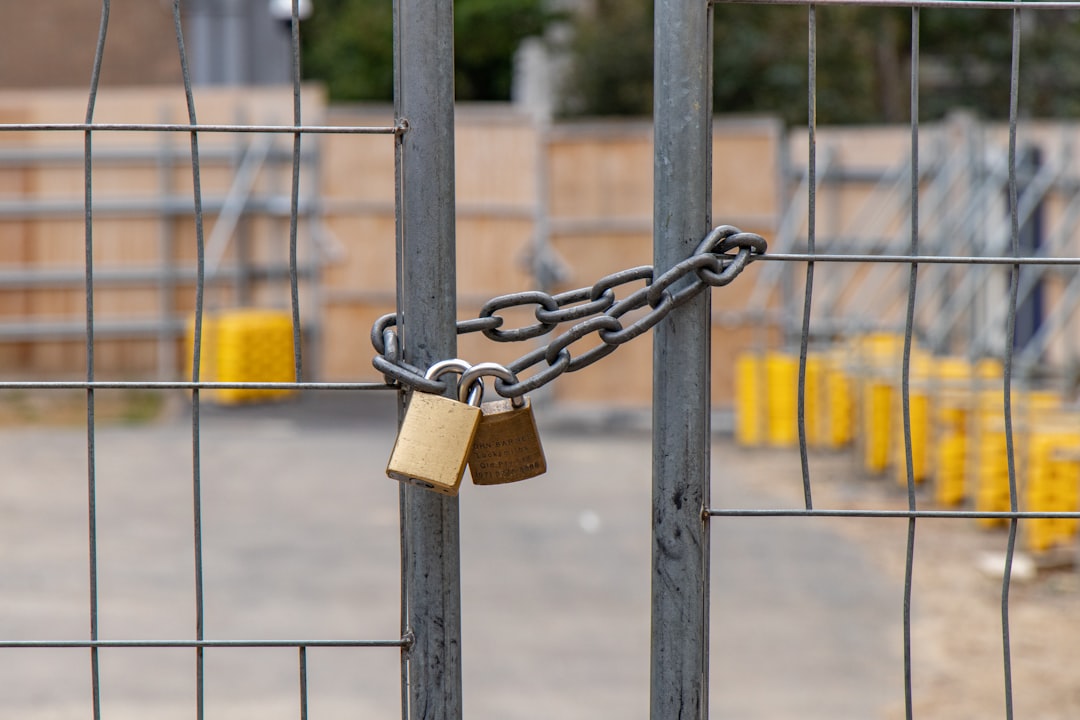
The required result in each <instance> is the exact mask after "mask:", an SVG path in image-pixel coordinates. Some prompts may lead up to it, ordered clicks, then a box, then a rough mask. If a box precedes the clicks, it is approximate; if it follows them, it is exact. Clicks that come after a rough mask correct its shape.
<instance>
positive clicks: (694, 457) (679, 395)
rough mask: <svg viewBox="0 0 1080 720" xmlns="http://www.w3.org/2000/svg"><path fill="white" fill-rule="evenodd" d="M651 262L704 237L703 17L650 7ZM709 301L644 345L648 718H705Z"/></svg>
mask: <svg viewBox="0 0 1080 720" xmlns="http://www.w3.org/2000/svg"><path fill="white" fill-rule="evenodd" d="M655 12H656V16H655V19H656V24H655V58H656V59H655V71H654V78H655V91H654V106H653V118H654V126H655V128H654V133H655V138H654V142H655V148H654V168H653V175H654V190H653V193H654V194H653V261H654V264H655V267H656V273H657V274H659V273H662V272H664V271H666V270H668V269H669V268H670V267H671V266H673V265H675V264H676V263H677V262H679V261H681V260H684V259H685V258H687V257H689V256H690V255H692V254H693V252H694V250H695V249H696V247H697V245H698V243H699V242H700V241H701V239H702V238H703V237H704V236H705V234H706V233H707V232H708V230H709V225H710V220H711V219H710V197H711V177H710V170H711V167H712V157H711V155H712V136H711V125H712V123H711V116H712V48H711V38H712V22H711V19H712V13H711V10H710V7H709V3H707V2H704V1H703V0H657V1H656V11H655ZM709 309H710V300H709V293H707V292H706V293H701V294H700V295H698V297H696V298H694V299H693V300H692V301H690V302H689V303H687V304H686V305H684V306H682V307H681V308H679V309H677V310H675V311H673V312H672V313H671V314H670V315H668V317H667V318H666V320H665V321H663V322H661V323H660V324H658V325H657V326H656V330H655V335H654V339H653V517H652V522H653V559H652V672H651V707H650V710H651V715H650V717H651V718H652V720H668V719H669V718H670V719H672V720H674V719H675V718H681V719H684V720H687V719H690V718H693V719H697V718H704V717H707V714H708V690H707V680H708V648H709V632H708V597H709V592H708V584H709V572H708V563H709V534H708V528H707V525H706V519H705V516H704V509H705V508H707V507H708V500H709V430H710V428H709V425H710V423H709V413H710V403H709V387H710V384H709V336H710V333H709V329H710V328H709V322H710V314H709Z"/></svg>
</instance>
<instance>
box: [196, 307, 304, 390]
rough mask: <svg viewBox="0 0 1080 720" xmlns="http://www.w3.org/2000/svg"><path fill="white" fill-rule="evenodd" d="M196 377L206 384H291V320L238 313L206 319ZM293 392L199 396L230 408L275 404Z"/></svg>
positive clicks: (272, 312) (273, 313) (257, 312)
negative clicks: (270, 402)
mask: <svg viewBox="0 0 1080 720" xmlns="http://www.w3.org/2000/svg"><path fill="white" fill-rule="evenodd" d="M202 334H203V337H202V346H201V355H200V358H201V360H200V363H199V366H200V368H199V370H200V372H199V374H200V377H201V379H202V380H203V381H206V382H292V381H293V380H294V379H295V371H294V367H293V330H292V317H291V316H290V315H289V313H287V312H283V311H277V310H257V309H240V310H227V311H221V312H216V313H206V314H205V315H204V317H203V324H202ZM194 338H195V323H194V321H192V322H191V323H190V324H189V326H188V372H189V373H190V371H191V358H192V357H193V352H192V349H193V347H194ZM294 394H295V391H294V390H251V389H245V388H216V389H213V390H207V391H203V393H202V396H203V397H204V398H207V399H209V400H212V401H214V402H219V403H222V404H225V405H232V404H237V403H245V402H258V401H263V400H275V399H280V398H284V397H288V396H290V395H294Z"/></svg>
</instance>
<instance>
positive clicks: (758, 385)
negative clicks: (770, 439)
mask: <svg viewBox="0 0 1080 720" xmlns="http://www.w3.org/2000/svg"><path fill="white" fill-rule="evenodd" d="M763 373H764V363H763V362H762V359H761V356H760V355H757V354H754V353H742V354H740V355H739V356H738V357H736V358H735V442H737V443H738V444H739V445H742V446H743V447H756V446H758V445H761V444H762V443H763V442H764V440H765V432H764V425H765V423H764V422H763V420H764V415H763V411H764V410H765V409H766V407H765V406H766V400H765V383H764V382H763V377H762V375H763Z"/></svg>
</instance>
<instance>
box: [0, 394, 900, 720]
mask: <svg viewBox="0 0 1080 720" xmlns="http://www.w3.org/2000/svg"><path fill="white" fill-rule="evenodd" d="M393 418H394V409H393V406H392V403H391V402H388V398H387V397H385V396H379V397H375V396H373V395H372V394H365V395H360V394H356V395H351V396H344V395H338V396H334V397H322V398H318V397H309V398H306V399H305V400H304V401H302V402H300V403H296V404H290V405H282V406H275V407H265V408H260V409H248V408H244V409H220V408H207V409H206V410H205V411H204V413H203V418H202V425H203V432H202V436H201V443H202V457H203V464H202V473H203V491H204V496H203V510H204V522H203V532H204V551H205V588H206V635H207V637H209V638H266V639H270V638H300V637H304V638H339V637H347V638H358V637H359V638H394V637H396V636H397V633H398V602H399V595H398V562H399V560H398V532H397V517H398V509H397V484H396V483H395V482H393V481H391V480H389V479H387V478H386V477H385V475H384V474H383V468H384V466H385V462H386V458H387V456H388V454H389V451H390V447H391V445H392V442H393V435H392V430H391V426H392V422H393ZM541 424H542V426H543V427H545V428H546V429H545V431H544V443H545V447H546V450H547V454H548V461H549V472H548V474H547V475H546V476H544V477H542V478H539V479H536V480H533V481H530V482H526V483H520V484H517V485H513V486H505V487H495V488H479V487H473V486H471V485H470V486H467V487H465V488H464V490H463V492H462V495H461V525H462V548H461V554H462V582H463V602H464V608H465V610H464V617H463V631H464V645H463V648H464V667H465V710H466V717H468V718H496V719H508V720H517V719H521V720H525V719H537V720H539V719H550V718H560V719H566V720H573V719H576V718H583V719H584V718H645V717H647V715H648V683H649V658H648V651H649V585H648V582H649V575H650V573H649V563H650V558H649V547H650V539H649V533H650V528H649V516H650V511H649V505H650V497H649V496H650V478H649V473H650V470H649V467H650V460H649V457H650V448H649V439H648V435H647V434H642V433H641V432H640V431H637V430H634V429H626V428H623V429H621V430H612V429H608V430H604V429H603V426H604V423H597V422H590V423H585V424H576V423H573V422H569V421H567V420H566V418H555V417H550V416H541ZM608 425H610V423H609V424H608ZM96 452H97V468H98V511H99V541H98V542H99V544H98V549H99V554H100V560H99V563H100V613H101V636H102V637H103V638H125V639H129V638H190V637H192V636H193V632H194V613H193V606H194V591H193V582H192V577H193V559H192V558H193V553H192V531H191V523H192V500H191V480H190V478H191V428H190V419H189V417H187V416H185V415H183V414H179V415H177V416H175V417H173V418H171V419H168V420H166V421H164V422H161V423H158V424H154V425H150V426H142V427H119V426H112V427H103V428H101V429H99V431H98V434H97V447H96ZM0 455H2V457H4V458H5V463H4V468H5V469H4V475H3V478H4V479H3V481H2V482H0V636H2V637H5V638H11V639H43V638H45V639H70V638H85V637H87V632H88V630H87V629H88V608H87V585H88V583H87V526H86V509H85V508H86V470H85V458H86V437H85V431H84V430H83V429H79V428H73V429H56V428H52V429H47V428H38V429H23V430H4V431H2V432H0ZM713 456H714V464H715V472H714V496H715V502H717V503H720V504H727V505H743V506H772V505H776V504H777V503H778V502H780V503H784V504H790V503H789V500H790V498H791V497H795V496H794V495H792V494H791V493H790V492H787V491H789V490H794V489H795V486H794V485H792V484H793V483H794V484H798V483H799V479H798V464H797V458H793V457H791V456H788V457H786V458H785V459H783V462H782V463H781V464H779V465H777V464H776V463H777V462H779V461H777V460H776V459H775V458H772V459H770V462H772V463H773V465H768V464H767V463H766V466H763V465H762V459H761V457H760V455H758V454H750V453H744V452H739V451H737V450H734V449H732V448H731V447H730V446H729V445H728V444H726V443H724V442H718V444H717V446H716V448H715V449H714V453H713ZM784 488H786V490H784V491H783V492H774V489H784ZM900 530H901V531H902V528H900ZM890 537H891V536H890ZM898 537H899V542H900V543H901V546H900V547H901V548H902V533H901V535H900V536H898ZM713 542H714V545H713V547H714V550H713V558H714V573H713V583H714V584H713V598H712V606H713V612H712V695H711V697H712V707H713V715H714V716H715V717H725V718H746V719H748V720H750V719H754V718H795V717H798V718H830V719H831V718H871V717H881V716H883V713H884V712H885V711H886V709H887V708H889V709H895V707H896V706H897V704H898V703H899V704H900V705H901V706H902V667H901V660H900V649H899V638H900V630H899V619H900V603H901V588H900V585H899V582H898V578H897V577H896V576H895V573H887V572H885V571H884V570H882V569H881V568H880V567H879V563H878V562H877V561H876V560H875V559H874V556H873V555H871V554H868V553H867V552H866V551H865V550H864V549H861V548H860V546H859V545H858V544H857V543H856V542H853V541H852V539H851V537H849V536H847V535H845V534H841V533H840V532H838V531H837V530H836V528H835V526H834V524H831V523H824V522H807V521H805V520H802V521H800V520H796V519H791V520H767V521H765V520H748V519H738V520H728V521H725V522H717V523H716V526H715V529H714V535H713ZM193 656H194V652H193V651H191V650H149V649H132V650H103V651H102V653H101V657H102V688H103V690H102V693H103V711H104V713H103V714H104V717H106V718H120V719H122V720H126V719H128V718H137V717H154V718H164V719H165V720H170V719H171V718H192V717H194V702H193V697H194V657H193ZM397 660H398V657H397V653H396V651H394V650H386V649H357V650H340V649H333V650H330V649H324V650H318V649H313V650H311V651H310V656H309V661H310V668H309V684H310V692H311V704H310V717H311V718H313V719H321V718H344V717H350V718H393V717H397V714H398V712H399V709H398V708H399V686H398V672H399V671H398V662H397ZM297 686H298V679H297V658H296V655H295V651H293V650H257V651H253V650H238V649H211V650H208V651H207V710H208V715H207V716H208V717H209V718H249V717H250V718H255V717H257V718H267V719H273V718H295V717H298V710H297V708H298V700H297V698H298V691H297ZM88 698H89V661H88V651H86V650H6V651H0V717H3V718H8V717H11V718H16V717H17V718H26V719H29V720H44V719H46V718H48V719H50V720H51V719H53V718H56V719H59V718H80V719H82V718H88V717H89V716H90V715H89V700H88Z"/></svg>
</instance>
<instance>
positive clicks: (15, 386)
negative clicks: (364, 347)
mask: <svg viewBox="0 0 1080 720" xmlns="http://www.w3.org/2000/svg"><path fill="white" fill-rule="evenodd" d="M397 389H398V386H397V385H388V384H387V383H383V382H210V381H206V382H204V381H199V382H191V381H183V380H177V381H175V382H174V381H171V380H148V381H145V382H144V381H141V380H116V381H109V380H94V381H86V380H40V381H39V380H0V390H397Z"/></svg>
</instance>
